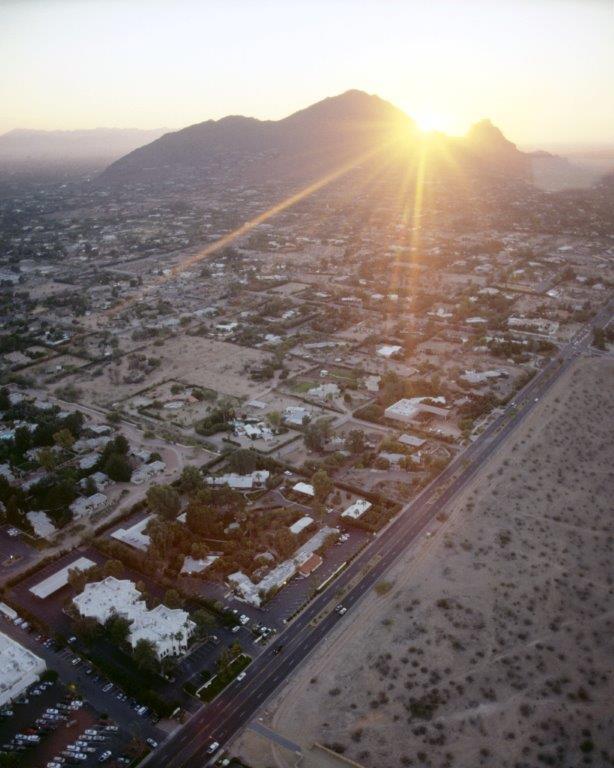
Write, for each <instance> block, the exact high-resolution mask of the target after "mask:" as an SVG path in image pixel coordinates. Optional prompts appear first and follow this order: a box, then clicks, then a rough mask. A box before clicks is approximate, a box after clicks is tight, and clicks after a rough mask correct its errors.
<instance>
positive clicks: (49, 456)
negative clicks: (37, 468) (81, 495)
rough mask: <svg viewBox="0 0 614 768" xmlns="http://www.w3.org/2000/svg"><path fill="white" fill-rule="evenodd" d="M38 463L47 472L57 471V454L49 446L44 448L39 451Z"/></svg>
mask: <svg viewBox="0 0 614 768" xmlns="http://www.w3.org/2000/svg"><path fill="white" fill-rule="evenodd" d="M38 463H39V464H40V465H41V467H42V468H43V469H44V470H46V471H47V472H51V471H53V470H54V469H55V466H56V464H57V458H56V455H55V453H54V452H53V450H52V449H51V448H49V446H44V447H43V448H41V449H40V450H39V452H38ZM94 492H95V491H94ZM90 495H91V494H90Z"/></svg>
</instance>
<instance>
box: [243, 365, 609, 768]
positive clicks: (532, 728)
mask: <svg viewBox="0 0 614 768" xmlns="http://www.w3.org/2000/svg"><path fill="white" fill-rule="evenodd" d="M613 379H614V361H612V360H611V359H605V358H601V359H590V360H584V361H581V362H580V363H578V364H577V365H576V366H575V368H573V369H572V371H571V372H569V373H568V374H567V375H566V376H565V377H564V379H562V380H561V381H560V382H559V383H558V384H557V385H556V387H555V388H554V390H553V391H552V392H551V394H550V395H549V396H548V398H547V399H543V400H542V402H541V403H540V404H539V406H538V407H537V408H536V409H535V411H534V412H533V414H532V415H531V416H530V417H529V418H527V419H526V421H525V422H524V424H523V425H522V426H521V427H520V428H519V430H518V431H516V432H515V433H514V434H513V435H512V436H511V437H510V439H509V441H508V444H507V445H506V446H505V447H504V448H503V449H502V450H501V451H500V452H499V453H498V454H497V455H496V456H495V457H494V458H493V460H492V461H491V462H490V464H489V465H487V467H485V469H484V471H483V472H482V473H481V475H480V476H479V477H477V478H476V480H475V481H474V483H473V484H472V486H471V487H469V488H468V489H467V490H466V492H465V493H464V494H463V496H462V497H461V498H458V499H457V500H456V502H455V503H454V504H453V505H452V506H451V508H450V510H449V513H450V514H449V517H448V520H447V522H445V523H444V524H443V525H442V526H441V527H440V528H439V531H438V533H437V534H436V535H435V537H434V538H432V539H430V540H423V541H422V542H417V543H416V544H415V545H414V546H413V547H412V548H411V549H410V550H408V553H407V556H406V557H405V558H404V559H403V561H402V562H398V563H397V564H396V566H395V567H394V568H393V569H392V570H391V572H390V573H389V575H388V576H387V579H388V581H387V582H386V583H385V584H384V589H382V590H381V591H382V592H385V593H384V594H377V593H376V591H374V592H372V593H371V594H369V595H367V596H366V597H365V599H364V600H363V602H362V603H361V604H360V606H359V608H358V609H357V610H355V611H354V612H353V614H352V616H351V617H348V619H351V620H348V621H347V622H340V624H339V628H338V629H337V630H336V633H333V634H332V635H331V636H330V639H329V640H328V641H326V642H325V643H324V644H323V645H322V647H321V648H319V649H318V651H317V652H316V653H315V654H314V656H313V657H312V658H311V659H310V661H309V663H307V664H306V665H304V666H303V667H302V668H301V669H300V671H299V672H298V673H297V674H296V675H295V677H294V678H293V679H292V680H291V681H290V682H289V683H288V684H287V685H286V686H285V688H284V689H282V691H281V693H280V694H279V696H278V697H277V698H276V700H274V701H273V702H272V703H271V704H270V705H269V706H268V708H267V710H266V713H265V716H264V722H265V724H267V725H268V726H269V727H271V728H272V729H273V730H274V731H276V732H277V733H279V734H282V735H283V736H285V737H286V738H288V739H290V740H292V741H293V742H295V743H297V744H299V745H301V746H302V748H303V754H304V760H303V762H302V763H301V765H302V766H304V768H313V767H315V766H318V767H319V766H329V765H332V764H334V761H335V760H336V761H337V763H338V765H344V764H345V765H347V763H344V762H342V761H341V760H337V758H333V763H331V757H330V755H328V756H326V758H324V757H323V755H322V752H321V750H318V749H317V748H315V747H314V743H315V742H319V743H321V744H325V745H328V746H331V747H332V748H333V749H335V750H338V751H340V752H341V751H342V752H343V755H344V757H346V758H350V759H352V760H354V761H356V762H358V763H359V764H360V765H363V766H366V767H368V768H381V767H382V766H386V768H392V766H434V767H435V766H437V768H443V767H444V766H461V767H465V768H475V767H476V766H480V765H482V766H498V767H499V766H501V767H502V768H503V767H505V766H507V767H509V768H535V767H536V766H539V765H556V766H559V767H562V766H564V767H568V768H572V767H573V768H577V767H578V766H580V765H592V766H606V765H612V764H614V736H613V734H614V708H613V705H612V701H613V700H614V678H613V673H612V658H613V657H614V631H613V629H614V598H613V586H612V584H613V579H614V564H613V558H612V541H613V538H612V529H613V526H614V522H613V520H612V498H614V471H613V467H614V461H613V458H614V450H613V444H612V434H614V409H613V406H614V387H612V381H613ZM386 587H388V588H389V589H388V591H387V592H386V591H385V588H386ZM273 750H274V751H273ZM233 752H234V753H236V754H239V755H241V756H243V758H244V759H245V760H246V761H247V762H248V764H250V765H252V766H254V768H268V766H285V765H288V766H289V765H293V764H294V763H293V762H292V761H293V760H296V757H293V758H292V757H291V756H290V753H289V752H287V751H286V752H284V750H283V749H282V748H280V747H272V743H271V742H270V741H267V740H266V739H264V738H263V737H262V736H260V735H256V734H254V733H253V732H250V731H246V732H245V735H244V736H242V737H240V738H239V739H238V740H237V741H236V743H235V744H234V745H233Z"/></svg>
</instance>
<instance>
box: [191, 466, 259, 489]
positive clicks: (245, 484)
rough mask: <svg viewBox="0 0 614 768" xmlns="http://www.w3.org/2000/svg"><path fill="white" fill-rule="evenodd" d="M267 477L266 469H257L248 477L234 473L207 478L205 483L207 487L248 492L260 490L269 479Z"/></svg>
mask: <svg viewBox="0 0 614 768" xmlns="http://www.w3.org/2000/svg"><path fill="white" fill-rule="evenodd" d="M269 475H270V472H269V470H268V469H259V470H256V471H254V472H252V473H251V474H249V475H238V474H237V473H236V472H228V473H227V474H225V475H217V476H215V477H207V478H206V483H207V484H208V485H227V486H228V487H229V488H235V489H236V490H242V491H249V490H251V489H252V488H254V487H255V488H262V486H263V485H264V484H265V483H266V481H267V480H268V479H269Z"/></svg>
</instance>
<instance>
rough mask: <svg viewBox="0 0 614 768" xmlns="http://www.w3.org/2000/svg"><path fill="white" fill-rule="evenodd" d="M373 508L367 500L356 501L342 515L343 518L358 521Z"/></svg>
mask: <svg viewBox="0 0 614 768" xmlns="http://www.w3.org/2000/svg"><path fill="white" fill-rule="evenodd" d="M370 508H371V502H370V501H367V500H366V499H356V501H355V502H354V503H353V504H351V505H350V506H349V507H348V508H347V509H346V510H345V512H342V513H341V517H351V518H352V519H353V520H356V519H358V518H359V517H360V516H361V515H364V513H365V512H366V511H367V510H368V509H370Z"/></svg>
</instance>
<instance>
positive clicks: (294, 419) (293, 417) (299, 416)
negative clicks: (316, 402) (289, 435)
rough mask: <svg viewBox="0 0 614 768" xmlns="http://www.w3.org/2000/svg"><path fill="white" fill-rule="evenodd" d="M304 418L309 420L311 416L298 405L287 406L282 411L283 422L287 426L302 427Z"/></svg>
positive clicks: (308, 411) (306, 409)
mask: <svg viewBox="0 0 614 768" xmlns="http://www.w3.org/2000/svg"><path fill="white" fill-rule="evenodd" d="M305 416H307V417H308V418H309V417H310V416H311V411H310V410H309V409H308V408H303V407H302V406H300V405H289V406H288V407H287V408H286V409H285V410H284V421H287V422H288V423H289V424H296V425H297V426H300V425H302V423H303V419H304V418H305Z"/></svg>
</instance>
